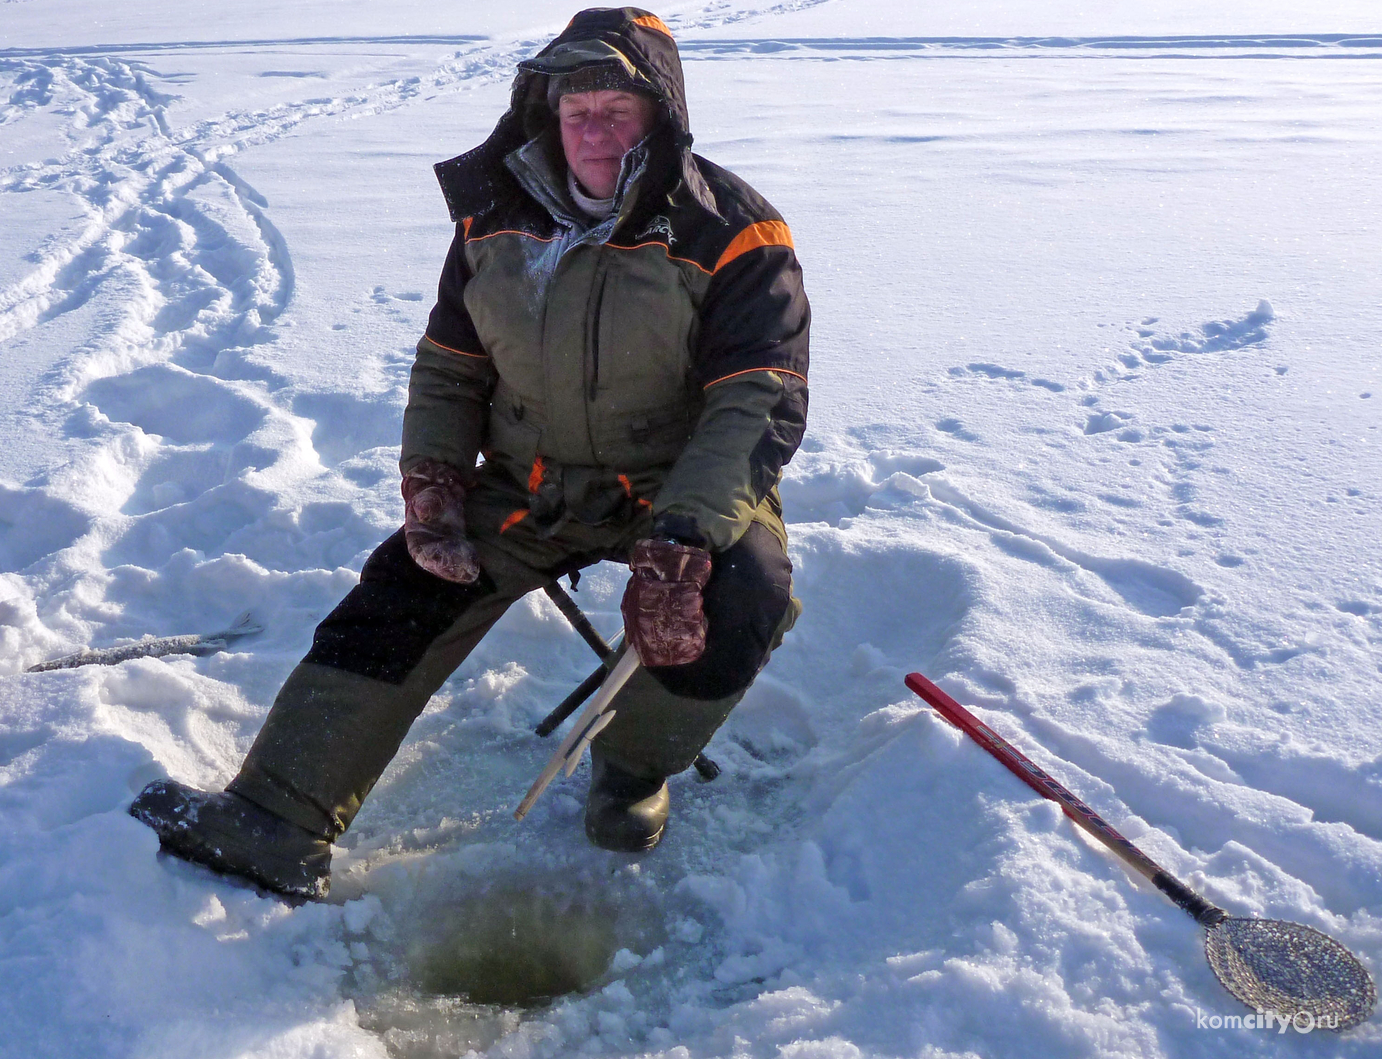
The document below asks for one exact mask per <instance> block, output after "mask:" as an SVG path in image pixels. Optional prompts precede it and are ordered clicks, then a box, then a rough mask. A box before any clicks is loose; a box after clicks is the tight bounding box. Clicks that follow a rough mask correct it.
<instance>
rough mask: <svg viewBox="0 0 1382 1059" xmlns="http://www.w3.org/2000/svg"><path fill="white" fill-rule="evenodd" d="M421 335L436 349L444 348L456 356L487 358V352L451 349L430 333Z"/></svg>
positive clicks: (477, 358)
mask: <svg viewBox="0 0 1382 1059" xmlns="http://www.w3.org/2000/svg"><path fill="white" fill-rule="evenodd" d="M423 337H425V338H426V339H427V341H429V342H431V343H432V345H434V346H436V347H437V348H438V349H444V350H446V352H448V353H455V354H456V355H457V356H458V357H474V358H475V359H476V360H489V354H488V353H467V352H466V351H465V350H463V349H452V348H451V347H450V346H444V345H442V344H441V343H440V342H438V341H437V340H436V339H435V338H433V337H432V336H431V335H424V336H423Z"/></svg>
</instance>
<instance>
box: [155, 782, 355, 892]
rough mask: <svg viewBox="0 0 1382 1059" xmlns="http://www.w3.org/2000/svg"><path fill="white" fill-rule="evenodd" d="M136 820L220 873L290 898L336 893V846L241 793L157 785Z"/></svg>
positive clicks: (175, 850)
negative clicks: (333, 884) (333, 889)
mask: <svg viewBox="0 0 1382 1059" xmlns="http://www.w3.org/2000/svg"><path fill="white" fill-rule="evenodd" d="M130 815H131V816H132V817H134V818H135V819H136V820H138V821H140V822H141V823H145V824H148V825H149V826H150V827H151V828H153V829H154V831H155V832H156V833H157V834H158V838H159V842H160V844H161V845H162V846H163V848H164V849H165V850H167V851H168V852H169V853H172V854H173V855H174V856H177V857H181V858H182V859H183V860H187V861H191V862H192V863H193V864H201V865H203V866H204V867H207V868H210V869H211V870H212V871H217V872H222V873H225V874H229V875H239V876H243V877H244V878H246V879H250V880H251V881H253V882H256V883H258V884H259V885H260V886H263V887H264V888H265V889H268V890H273V891H275V892H276V893H281V894H286V895H288V896H290V897H306V898H313V899H315V898H322V897H325V896H326V894H327V891H328V890H329V889H330V888H331V843H330V842H329V841H327V840H326V839H325V838H322V837H321V836H320V835H314V834H312V832H310V831H306V830H304V829H303V828H300V827H298V826H297V825H296V824H290V823H289V822H288V821H286V820H284V819H282V818H281V817H278V816H275V815H274V814H273V813H271V812H269V811H267V810H265V809H261V808H260V807H259V806H257V805H255V804H254V803H253V802H252V801H250V800H249V799H248V798H242V797H241V796H240V795H238V794H233V793H231V792H229V791H223V792H222V793H220V794H209V793H207V792H205V791H199V790H197V789H196V788H194V787H188V786H186V785H185V784H182V783H177V782H175V781H173V780H154V782H153V783H150V784H149V785H148V786H147V787H145V788H144V789H143V790H142V791H141V792H140V793H139V797H137V798H136V799H135V800H134V804H133V805H131V806H130Z"/></svg>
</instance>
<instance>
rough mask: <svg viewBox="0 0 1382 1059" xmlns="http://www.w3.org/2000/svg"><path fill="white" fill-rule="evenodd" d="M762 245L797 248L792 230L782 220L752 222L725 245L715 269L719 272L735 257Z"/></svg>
mask: <svg viewBox="0 0 1382 1059" xmlns="http://www.w3.org/2000/svg"><path fill="white" fill-rule="evenodd" d="M760 246H789V247H793V248H795V245H794V244H793V242H792V232H791V229H789V228H788V227H787V226H786V225H785V224H783V223H782V222H781V221H759V222H758V223H757V224H751V225H749V226H748V227H747V228H745V229H744V230H743V231H742V232H740V233H739V234H738V235H736V236H735V237H734V241H733V242H732V243H730V244H729V246H727V247H725V252H724V253H723V254H721V255H720V260H719V261H716V262H715V271H716V272H719V271H720V269H722V268H724V267H725V266H726V265H728V264H729V263H730V262H731V261H733V260H734V259H735V258H738V257H742V256H743V255H744V254H747V253H748V252H749V251H750V250H757V249H758V248H759V247H760Z"/></svg>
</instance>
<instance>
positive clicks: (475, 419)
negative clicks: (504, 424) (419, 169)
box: [398, 226, 497, 477]
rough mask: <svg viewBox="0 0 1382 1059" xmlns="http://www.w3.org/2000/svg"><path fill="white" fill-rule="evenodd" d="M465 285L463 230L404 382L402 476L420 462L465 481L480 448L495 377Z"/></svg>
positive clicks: (461, 228)
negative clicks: (443, 467)
mask: <svg viewBox="0 0 1382 1059" xmlns="http://www.w3.org/2000/svg"><path fill="white" fill-rule="evenodd" d="M469 279H470V269H469V267H468V266H467V265H466V260H465V230H464V226H457V229H456V238H455V240H454V241H453V242H452V244H451V250H450V252H449V253H448V254H447V256H446V264H445V265H444V266H443V268H442V274H441V281H440V283H439V284H438V286H437V304H436V306H435V307H434V308H433V309H432V313H431V316H430V317H429V319H428V322H427V333H426V334H424V335H423V337H422V339H421V340H420V341H419V342H418V344H417V359H416V360H415V361H414V362H413V371H412V375H411V376H410V378H409V380H408V406H407V408H406V409H404V412H403V446H402V452H401V454H400V456H399V461H398V466H399V470H400V471H402V472H403V473H404V474H407V473H408V471H410V470H411V469H412V468H413V467H414V466H415V465H416V464H418V463H419V462H420V461H422V460H424V459H434V460H440V461H441V462H442V463H446V464H449V465H451V466H452V467H455V468H456V469H457V470H459V471H461V472H462V473H463V474H465V475H466V476H467V477H468V476H469V475H471V474H472V473H473V471H474V469H475V460H476V457H477V456H478V454H479V452H480V449H481V446H482V445H483V444H484V435H485V426H486V424H487V422H488V420H489V406H490V398H491V396H492V395H493V393H494V386H495V382H496V380H497V376H496V374H495V371H494V365H493V363H492V362H491V360H490V358H489V355H488V354H487V353H486V352H485V349H484V347H483V346H482V345H481V343H480V338H479V336H478V335H477V334H476V333H475V325H474V324H473V323H472V322H471V319H470V314H469V313H468V312H467V311H466V308H465V302H464V300H463V296H464V293H465V285H466V283H467V281H468V280H469Z"/></svg>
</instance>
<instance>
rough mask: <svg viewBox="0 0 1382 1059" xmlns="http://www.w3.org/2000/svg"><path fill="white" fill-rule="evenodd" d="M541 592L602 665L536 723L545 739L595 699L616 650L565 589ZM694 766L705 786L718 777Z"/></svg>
mask: <svg viewBox="0 0 1382 1059" xmlns="http://www.w3.org/2000/svg"><path fill="white" fill-rule="evenodd" d="M572 585H573V586H574V585H575V581H574V580H573V581H572ZM543 591H544V592H546V593H547V597H548V598H549V599H550V600H551V601H552V602H553V603H555V604H556V606H557V610H559V611H561V613H562V616H563V617H564V618H566V620H567V621H569V622H570V623H571V625H572V627H573V628H574V629H575V630H576V631H577V632H578V633H580V634H581V639H582V640H584V641H585V642H586V643H588V644H589V645H590V649H591V650H592V651H594V652H595V654H596V655H598V656H599V658H600V663H601V664H600V665H599V666H597V667H596V669H595V671H594V672H593V673H591V674H590V676H588V677H586V678H585V679H584V680H583V681H581V682H580V684H578V685H577V686H576V689H575V690H574V691H573V692H571V694H570V695H568V696H566V698H564V699H562V700H561V703H560V704H559V705H558V706H557V708H556V709H555V710H553V711H552V712H551V713H549V714H548V715H547V716H546V717H544V718H543V719H542V720H541V721H540V722H539V723H538V726H537V727H536V728H535V729H533V731H535V732H537V734H538V735H540V736H542V737H543V738H544V739H545V738H547V736H549V735H551V734H552V733H553V732H555V731H556V730H557V728H558V727H559V726H560V725H561V723H562V721H564V720H566V719H567V718H568V717H570V716H571V715H572V714H573V713H575V712H576V711H577V710H578V709H580V707H581V704H582V703H583V702H585V700H586V699H588V698H590V696H592V695H594V694H595V691H596V689H597V688H599V686H600V685H601V684H603V683H604V682H605V677H607V676H608V675H609V672H610V670H611V669H612V668H613V666H614V654H615V650H614V648H613V647H611V646H610V645H609V644H608V643H606V642H605V639H604V637H603V636H601V635H600V633H599V631H598V630H597V629H596V628H595V626H594V625H592V624H591V623H590V619H589V618H587V617H586V616H585V612H584V611H583V610H581V608H580V607H579V606H577V605H576V601H575V600H574V599H572V598H571V596H570V594H569V593H568V592H567V591H566V589H564V588H562V587H561V582H560V581H553V582H552V583H551V584H549V585H546V586H544V588H543ZM693 764H694V765H695V768H696V773H697V775H699V776H700V778H701V779H702V780H703V781H704V782H706V783H709V782H710V781H711V780H713V779H715V778H716V777H717V776H719V775H720V766H719V765H717V764H716V763H715V762H714V761H712V760H711V759H710V758H708V757H706V756H705V755H704V754H697V755H696V760H695V761H694V762H693Z"/></svg>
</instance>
